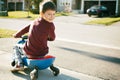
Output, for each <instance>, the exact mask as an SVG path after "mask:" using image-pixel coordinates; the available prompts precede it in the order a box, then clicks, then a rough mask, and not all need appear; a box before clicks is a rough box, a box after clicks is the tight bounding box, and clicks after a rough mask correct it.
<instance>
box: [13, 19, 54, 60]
mask: <svg viewBox="0 0 120 80" xmlns="http://www.w3.org/2000/svg"><path fill="white" fill-rule="evenodd" d="M54 30H55V26H54V24H53V23H50V22H48V21H46V20H44V19H43V18H42V19H40V18H39V19H36V20H35V21H33V22H32V23H31V24H30V25H28V26H26V27H25V28H23V29H21V30H20V31H18V32H17V33H16V36H15V37H21V36H22V35H23V34H25V33H27V32H28V40H27V42H26V43H25V46H24V51H25V53H26V55H27V56H28V57H29V58H36V57H40V56H45V55H46V54H47V53H48V46H47V41H48V40H49V41H53V40H54V39H55V32H54Z"/></svg>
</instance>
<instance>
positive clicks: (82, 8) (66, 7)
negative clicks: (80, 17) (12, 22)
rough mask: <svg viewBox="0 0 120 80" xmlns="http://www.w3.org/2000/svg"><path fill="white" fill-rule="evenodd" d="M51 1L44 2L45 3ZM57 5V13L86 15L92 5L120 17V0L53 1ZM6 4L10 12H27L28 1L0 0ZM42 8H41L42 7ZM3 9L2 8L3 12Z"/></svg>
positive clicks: (1, 3)
mask: <svg viewBox="0 0 120 80" xmlns="http://www.w3.org/2000/svg"><path fill="white" fill-rule="evenodd" d="M46 1H50V0H43V3H44V2H46ZM51 1H53V2H54V3H55V4H56V5H57V11H58V12H60V11H66V12H71V11H72V12H75V13H86V10H87V9H88V8H89V7H90V6H92V5H104V6H106V7H107V8H108V10H109V11H110V12H111V14H119V15H120V0H51ZM3 3H4V9H5V8H6V9H7V10H9V11H17V10H26V9H27V6H26V4H27V2H26V0H0V6H2V5H3ZM40 8H41V7H40ZM2 9H3V7H0V10H2Z"/></svg>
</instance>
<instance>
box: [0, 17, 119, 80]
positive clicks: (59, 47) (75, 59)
mask: <svg viewBox="0 0 120 80" xmlns="http://www.w3.org/2000/svg"><path fill="white" fill-rule="evenodd" d="M80 17H81V16H79V17H75V16H72V17H61V18H60V17H59V18H57V19H56V20H55V25H56V35H57V39H56V41H54V42H49V47H50V52H49V53H50V54H52V55H55V56H56V61H55V65H57V66H59V67H62V68H64V69H68V70H72V71H75V72H79V73H83V74H86V75H90V76H94V77H98V78H101V79H104V80H119V79H120V72H119V71H120V43H119V41H120V37H119V36H116V35H119V34H120V28H119V27H118V26H114V27H113V26H107V27H105V26H103V25H100V26H99V25H85V24H83V22H81V23H80V22H79V21H78V19H80ZM70 18H72V19H73V20H72V21H68V20H70ZM74 19H76V20H77V21H74ZM61 20H62V21H61ZM67 21H68V22H67ZM81 21H82V20H81ZM29 22H30V20H17V19H13V20H12V19H0V27H1V28H8V29H14V30H18V29H20V28H21V26H23V25H25V24H26V23H29ZM10 24H13V25H11V26H10ZM8 26H10V27H8ZM16 41H17V39H13V38H8V39H5V38H3V39H0V44H1V45H2V46H0V50H1V51H5V52H9V53H12V47H13V45H14V44H15V43H16ZM8 44H9V45H8ZM72 80H74V79H72Z"/></svg>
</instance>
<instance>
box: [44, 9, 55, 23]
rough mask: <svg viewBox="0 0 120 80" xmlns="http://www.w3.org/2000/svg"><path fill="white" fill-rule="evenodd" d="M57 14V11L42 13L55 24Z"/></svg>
mask: <svg viewBox="0 0 120 80" xmlns="http://www.w3.org/2000/svg"><path fill="white" fill-rule="evenodd" d="M55 13H56V11H54V10H47V11H46V12H45V13H42V17H43V18H44V19H45V20H46V21H48V22H53V20H54V18H55Z"/></svg>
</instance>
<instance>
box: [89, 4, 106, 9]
mask: <svg viewBox="0 0 120 80" xmlns="http://www.w3.org/2000/svg"><path fill="white" fill-rule="evenodd" d="M90 9H102V10H107V8H106V7H105V6H98V5H95V6H92V7H91V8H90Z"/></svg>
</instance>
